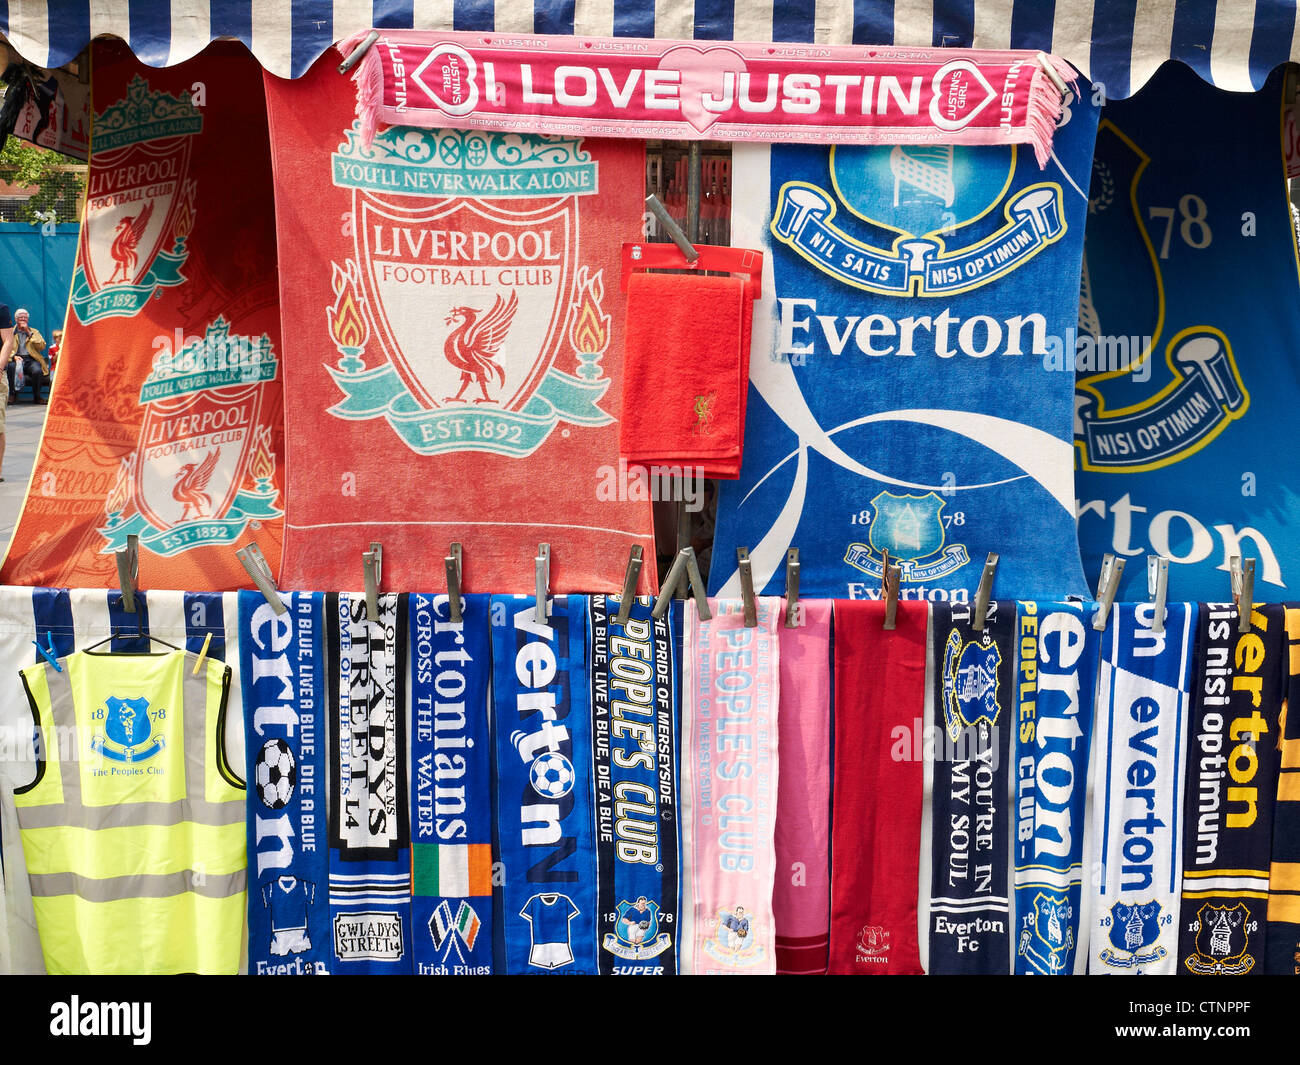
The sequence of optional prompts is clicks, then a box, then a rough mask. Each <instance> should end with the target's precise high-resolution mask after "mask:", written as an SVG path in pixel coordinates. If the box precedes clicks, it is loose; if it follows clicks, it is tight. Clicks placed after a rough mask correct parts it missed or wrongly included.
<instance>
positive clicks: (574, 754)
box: [492, 595, 598, 976]
mask: <svg viewBox="0 0 1300 1065" xmlns="http://www.w3.org/2000/svg"><path fill="white" fill-rule="evenodd" d="M534 604H535V601H534V600H533V599H531V598H529V597H528V596H522V595H510V596H493V597H492V662H493V674H492V676H493V695H492V698H493V702H494V704H495V705H494V729H495V734H496V769H497V845H498V849H499V853H500V856H501V863H502V865H503V866H504V868H505V883H504V884H503V885H502V887H501V889H500V891H501V915H502V926H503V930H504V943H505V971H506V972H508V973H509V974H510V975H512V976H519V975H545V974H549V973H557V974H564V975H572V974H581V975H590V976H594V975H596V974H597V972H598V968H597V960H596V899H597V893H596V841H595V836H594V831H593V822H592V760H591V759H592V729H591V696H590V684H591V675H590V672H589V668H588V659H587V600H586V598H585V597H584V596H580V595H557V596H554V597H552V598H551V599H550V600H548V604H549V608H550V615H549V617H548V618H547V623H546V624H544V625H539V624H538V623H537V621H536V619H535V605H534Z"/></svg>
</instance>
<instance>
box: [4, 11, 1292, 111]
mask: <svg viewBox="0 0 1300 1065" xmlns="http://www.w3.org/2000/svg"><path fill="white" fill-rule="evenodd" d="M371 26H379V27H385V28H403V29H407V28H416V29H431V30H447V29H456V30H471V31H492V32H496V33H550V34H565V35H570V34H581V35H586V36H593V37H623V36H626V37H660V38H675V39H680V40H690V39H698V40H733V41H758V42H768V41H781V42H799V43H810V44H814V43H815V44H895V45H906V46H922V47H931V46H943V47H974V48H1034V49H1041V50H1043V51H1049V52H1055V53H1056V54H1057V55H1060V56H1062V57H1064V58H1065V59H1068V60H1069V61H1070V62H1071V63H1073V64H1074V65H1075V66H1076V67H1078V68H1079V69H1080V70H1081V71H1083V73H1085V74H1087V75H1088V76H1089V77H1090V78H1091V79H1092V80H1093V81H1094V82H1098V81H1099V82H1102V83H1103V84H1104V85H1105V87H1106V92H1107V95H1109V96H1111V97H1124V96H1128V95H1129V94H1131V93H1132V92H1135V91H1136V90H1137V89H1138V88H1140V87H1141V86H1142V85H1143V84H1144V83H1145V82H1146V80H1147V79H1148V78H1149V77H1150V76H1151V74H1152V73H1153V72H1154V71H1155V70H1156V68H1157V67H1158V66H1159V65H1160V64H1161V63H1163V62H1164V61H1165V60H1166V59H1171V58H1172V59H1180V60H1182V61H1183V62H1185V63H1187V64H1188V65H1189V66H1191V67H1192V68H1193V69H1194V70H1196V72H1197V73H1199V74H1200V75H1201V77H1203V78H1205V79H1206V80H1207V81H1210V82H1212V83H1213V84H1215V85H1218V86H1220V87H1221V88H1225V89H1234V90H1238V91H1250V90H1253V89H1257V88H1259V87H1260V86H1261V85H1262V84H1263V83H1264V79H1265V78H1266V77H1267V76H1268V73H1269V71H1271V70H1272V69H1273V68H1274V67H1276V66H1277V65H1278V64H1279V63H1283V62H1286V61H1287V60H1288V59H1293V58H1296V59H1300V25H1298V24H1297V19H1296V0H694V3H693V4H692V3H691V2H690V0H495V2H494V0H332V2H330V0H206V2H205V0H0V31H2V32H3V33H4V34H5V35H6V36H7V37H8V39H9V41H10V43H11V44H12V45H13V46H14V47H15V48H16V49H17V50H18V51H19V52H20V53H22V55H23V56H24V57H26V58H27V59H28V60H29V61H30V62H32V63H35V64H36V65H38V66H43V67H56V66H61V65H63V64H64V63H67V62H68V61H70V60H72V59H74V58H75V57H76V56H77V54H78V53H79V52H80V51H81V50H82V49H83V48H84V47H85V46H86V44H87V42H88V41H90V40H91V39H92V38H93V37H96V36H99V35H100V34H112V35H114V36H117V37H121V38H123V39H124V40H126V41H127V42H129V43H130V45H131V47H132V49H133V50H134V51H135V53H136V55H138V56H139V57H140V58H141V59H142V60H143V61H144V62H146V63H149V64H151V65H153V66H167V65H170V64H173V63H179V62H181V61H183V60H185V59H188V58H190V57H191V56H193V55H195V54H196V53H197V52H199V51H201V50H202V49H203V48H204V47H205V46H206V45H207V43H208V42H209V41H210V40H213V39H215V38H218V37H232V38H236V39H238V40H241V41H243V42H244V43H245V44H246V45H248V47H249V48H250V49H251V50H252V52H253V54H254V55H256V56H257V58H258V60H259V61H260V62H261V63H262V65H263V66H264V67H265V68H266V69H267V70H269V71H271V72H272V73H275V74H278V75H281V76H283V77H297V76H298V75H300V74H302V73H303V72H304V71H305V70H306V69H307V68H308V67H309V66H310V65H311V63H312V62H313V60H315V59H316V58H317V57H318V56H319V55H320V54H321V53H322V52H324V51H325V50H326V49H327V48H329V47H330V45H331V44H332V43H333V42H334V41H337V40H342V39H344V38H346V37H348V36H350V35H351V34H353V33H356V32H358V31H361V30H365V29H368V28H370V27H371Z"/></svg>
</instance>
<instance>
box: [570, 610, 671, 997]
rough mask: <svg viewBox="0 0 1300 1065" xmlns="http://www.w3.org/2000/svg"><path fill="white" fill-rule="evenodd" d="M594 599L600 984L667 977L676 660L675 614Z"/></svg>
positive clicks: (594, 708) (592, 709)
mask: <svg viewBox="0 0 1300 1065" xmlns="http://www.w3.org/2000/svg"><path fill="white" fill-rule="evenodd" d="M651 606H652V602H651V600H649V599H638V600H636V602H635V603H633V604H632V607H631V610H630V611H629V614H628V620H627V624H626V625H619V624H618V623H617V622H616V620H615V619H616V617H617V615H618V611H619V601H618V600H617V599H615V598H612V597H606V596H603V595H596V596H592V599H591V712H592V721H593V724H594V727H595V728H594V735H595V743H594V764H595V770H596V777H595V779H596V852H597V855H598V858H599V863H600V923H599V930H600V971H601V975H618V976H665V975H667V976H671V975H674V974H675V973H676V972H677V951H676V944H677V929H678V926H679V923H680V922H679V919H678V918H679V905H678V901H679V878H678V871H679V863H678V848H679V840H678V833H679V831H680V828H681V819H680V817H679V816H678V806H677V748H678V744H677V653H676V648H675V646H674V643H675V641H674V634H675V632H680V630H681V611H680V609H679V608H678V606H677V604H673V605H672V607H671V609H670V612H669V613H668V614H666V615H664V617H662V618H660V619H659V620H655V619H654V618H653V617H652V616H651V613H650V608H651Z"/></svg>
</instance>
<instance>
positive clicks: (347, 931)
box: [325, 594, 414, 976]
mask: <svg viewBox="0 0 1300 1065" xmlns="http://www.w3.org/2000/svg"><path fill="white" fill-rule="evenodd" d="M406 598H407V597H406V596H405V595H381V596H379V617H378V619H377V620H375V621H369V620H367V617H366V597H365V596H363V595H348V594H343V595H327V596H326V597H325V631H326V636H327V639H328V642H329V674H328V681H329V699H330V702H329V707H330V714H329V723H330V736H329V742H330V811H329V812H330V820H329V824H330V856H329V873H330V879H329V891H330V922H331V926H332V931H333V934H334V971H336V972H338V973H341V974H344V975H348V974H361V973H391V974H393V975H398V976H400V975H404V974H407V973H411V972H413V971H414V968H413V965H412V961H411V835H410V824H411V822H410V807H409V799H408V796H407V786H406V757H407V749H406V650H407V648H406V623H407V603H406Z"/></svg>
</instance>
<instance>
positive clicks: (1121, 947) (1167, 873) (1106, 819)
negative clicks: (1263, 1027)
mask: <svg viewBox="0 0 1300 1065" xmlns="http://www.w3.org/2000/svg"><path fill="white" fill-rule="evenodd" d="M1154 619H1155V607H1154V606H1153V605H1152V604H1150V603H1136V604H1134V603H1116V604H1115V606H1114V608H1113V610H1112V612H1111V616H1110V619H1109V630H1108V631H1107V632H1106V634H1105V636H1104V638H1103V640H1102V658H1101V669H1100V672H1099V674H1098V682H1097V692H1098V696H1097V755H1096V758H1095V759H1094V761H1095V770H1094V774H1093V805H1094V817H1095V819H1096V829H1097V831H1096V841H1097V843H1096V848H1095V855H1094V863H1093V874H1094V878H1095V882H1094V896H1093V899H1092V904H1093V907H1094V910H1093V915H1092V958H1091V964H1090V965H1089V971H1090V972H1092V973H1110V974H1136V973H1151V974H1154V975H1165V976H1168V975H1170V974H1172V973H1174V972H1175V971H1176V967H1177V950H1178V905H1179V896H1180V892H1181V890H1182V880H1183V877H1182V870H1183V852H1182V843H1181V841H1180V840H1179V834H1180V833H1181V831H1182V825H1183V767H1184V762H1185V760H1186V753H1187V718H1188V713H1189V705H1190V702H1191V696H1190V686H1191V672H1192V650H1193V644H1194V640H1193V637H1194V632H1195V623H1196V605H1195V604H1194V603H1170V604H1168V606H1167V608H1166V611H1165V619H1164V627H1163V630H1162V631H1157V629H1156V627H1155V625H1154V624H1153V621H1154Z"/></svg>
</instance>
